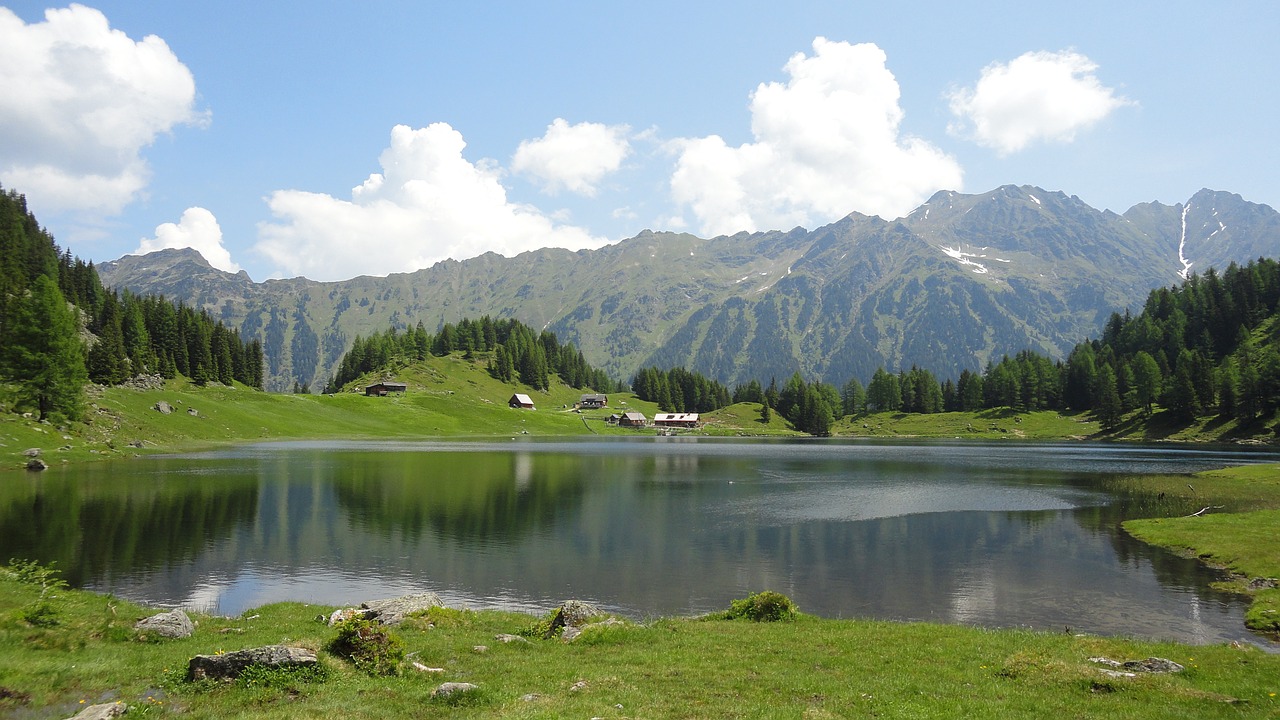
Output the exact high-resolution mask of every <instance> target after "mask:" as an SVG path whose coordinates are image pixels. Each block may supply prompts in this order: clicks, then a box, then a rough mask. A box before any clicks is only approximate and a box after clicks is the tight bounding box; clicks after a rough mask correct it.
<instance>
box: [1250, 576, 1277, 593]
mask: <svg viewBox="0 0 1280 720" xmlns="http://www.w3.org/2000/svg"><path fill="white" fill-rule="evenodd" d="M1275 587H1276V579H1275V578H1264V577H1256V578H1254V579H1252V580H1250V581H1249V589H1250V590H1271V589H1274V588H1275Z"/></svg>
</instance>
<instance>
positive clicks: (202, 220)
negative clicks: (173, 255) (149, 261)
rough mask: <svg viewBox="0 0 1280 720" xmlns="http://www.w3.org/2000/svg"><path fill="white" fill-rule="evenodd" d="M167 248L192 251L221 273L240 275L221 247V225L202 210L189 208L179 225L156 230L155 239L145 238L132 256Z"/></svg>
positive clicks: (227, 253)
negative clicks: (223, 271)
mask: <svg viewBox="0 0 1280 720" xmlns="http://www.w3.org/2000/svg"><path fill="white" fill-rule="evenodd" d="M165 248H193V249H195V250H198V251H199V252H200V254H201V255H203V256H204V259H205V260H208V261H209V264H210V265H212V266H214V267H216V268H218V269H219V270H226V271H227V272H231V273H234V272H240V266H239V265H237V264H236V263H235V262H234V261H232V259H231V253H230V252H228V251H227V248H226V247H225V246H224V245H223V244H222V227H221V226H219V225H218V219H217V218H215V217H214V216H213V213H211V212H209V211H208V210H206V209H204V208H202V207H190V208H187V209H186V210H185V211H184V212H183V213H182V217H181V218H180V219H179V220H178V222H177V223H163V224H161V225H159V226H158V227H156V236H155V237H153V238H144V239H143V240H142V242H141V243H140V244H139V245H138V249H137V250H134V251H133V253H132V254H133V255H144V254H146V253H149V252H155V251H156V250H164V249H165Z"/></svg>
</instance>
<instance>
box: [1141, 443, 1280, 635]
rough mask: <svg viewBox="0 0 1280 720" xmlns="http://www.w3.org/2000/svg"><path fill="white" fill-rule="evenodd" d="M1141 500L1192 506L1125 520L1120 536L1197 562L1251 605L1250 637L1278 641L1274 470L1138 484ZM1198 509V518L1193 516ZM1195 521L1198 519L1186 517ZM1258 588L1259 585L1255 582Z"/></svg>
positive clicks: (1279, 489) (1279, 508)
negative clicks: (1225, 575) (1151, 497)
mask: <svg viewBox="0 0 1280 720" xmlns="http://www.w3.org/2000/svg"><path fill="white" fill-rule="evenodd" d="M1132 482H1134V483H1140V484H1141V485H1142V486H1143V487H1144V488H1145V489H1146V490H1147V492H1148V493H1155V492H1158V493H1161V494H1167V495H1175V494H1176V495H1179V496H1181V497H1183V498H1185V499H1187V500H1190V501H1192V502H1191V505H1195V506H1199V507H1198V508H1196V509H1195V510H1193V511H1191V512H1188V513H1186V514H1184V515H1182V516H1179V517H1165V518H1151V519H1145V520H1130V521H1127V522H1125V523H1124V529H1125V530H1126V531H1127V532H1129V533H1130V534H1132V535H1133V536H1134V537H1136V538H1138V539H1139V540H1142V541H1143V542H1147V543H1151V544H1153V545H1159V546H1161V547H1165V548H1169V549H1171V550H1174V551H1175V552H1179V553H1182V554H1185V555H1189V556H1193V557H1198V558H1200V559H1201V560H1203V561H1204V562H1206V563H1209V564H1210V565H1214V566H1216V567H1220V568H1223V569H1225V570H1227V571H1229V572H1230V573H1231V574H1232V579H1231V580H1229V581H1227V582H1225V583H1221V584H1220V586H1221V587H1223V588H1224V589H1228V590H1232V591H1235V592H1242V593H1245V594H1249V595H1251V596H1252V597H1253V602H1252V604H1251V606H1250V608H1249V611H1248V612H1247V614H1246V617H1245V624H1246V625H1248V626H1249V627H1250V628H1251V629H1253V630H1255V631H1258V632H1264V633H1269V634H1272V635H1280V589H1276V588H1273V587H1268V585H1269V584H1270V583H1268V582H1266V581H1268V580H1270V581H1275V580H1277V579H1280V545H1277V544H1276V537H1277V536H1278V535H1280V466H1277V465H1250V466H1245V467H1236V468H1227V469H1225V470H1212V471H1208V472H1203V473H1199V474H1197V475H1194V476H1192V477H1189V478H1188V477H1162V478H1138V479H1135V480H1133V481H1132ZM1201 508H1203V511H1202V510H1201ZM1194 513H1199V514H1194ZM1259 581H1261V582H1259Z"/></svg>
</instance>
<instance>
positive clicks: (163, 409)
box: [152, 400, 173, 415]
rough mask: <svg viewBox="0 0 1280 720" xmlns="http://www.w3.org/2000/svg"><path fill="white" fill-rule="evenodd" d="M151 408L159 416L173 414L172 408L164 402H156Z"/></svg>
mask: <svg viewBox="0 0 1280 720" xmlns="http://www.w3.org/2000/svg"><path fill="white" fill-rule="evenodd" d="M152 407H154V408H155V409H156V411H157V412H159V413H160V414H161V415H168V414H170V413H172V412H173V406H172V405H170V404H169V403H167V402H165V401H164V400H158V401H156V404H155V405H153V406H152Z"/></svg>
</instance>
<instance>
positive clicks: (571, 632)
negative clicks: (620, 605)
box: [560, 618, 626, 642]
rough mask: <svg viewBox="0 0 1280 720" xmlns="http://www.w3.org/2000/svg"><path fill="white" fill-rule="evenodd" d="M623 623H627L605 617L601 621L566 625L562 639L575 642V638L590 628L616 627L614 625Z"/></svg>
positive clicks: (561, 635)
mask: <svg viewBox="0 0 1280 720" xmlns="http://www.w3.org/2000/svg"><path fill="white" fill-rule="evenodd" d="M622 625H626V623H624V622H622V621H621V620H619V619H617V618H605V619H604V620H601V621H600V622H588V623H584V624H582V625H574V626H572V627H566V628H565V629H564V632H562V633H560V639H561V640H563V641H565V642H573V641H574V640H577V639H578V638H579V637H580V636H581V635H582V634H583V633H584V632H587V631H589V630H592V629H595V628H606V627H614V626H622Z"/></svg>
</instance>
